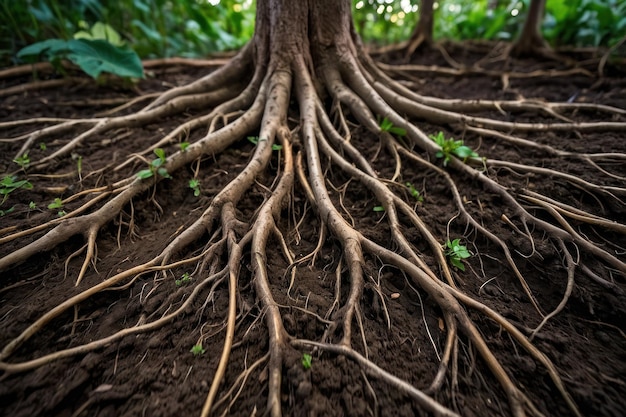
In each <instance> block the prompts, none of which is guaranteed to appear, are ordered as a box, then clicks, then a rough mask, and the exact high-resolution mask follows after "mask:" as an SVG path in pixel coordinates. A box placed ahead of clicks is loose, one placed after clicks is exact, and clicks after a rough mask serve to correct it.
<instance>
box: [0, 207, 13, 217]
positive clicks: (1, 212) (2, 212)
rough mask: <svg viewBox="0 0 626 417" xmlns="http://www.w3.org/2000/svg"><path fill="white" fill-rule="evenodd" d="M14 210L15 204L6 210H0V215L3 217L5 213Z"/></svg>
mask: <svg viewBox="0 0 626 417" xmlns="http://www.w3.org/2000/svg"><path fill="white" fill-rule="evenodd" d="M14 210H15V206H13V207H11V208H9V209H6V210H0V217H4V216H5V215H6V214H10V213H13V211H14Z"/></svg>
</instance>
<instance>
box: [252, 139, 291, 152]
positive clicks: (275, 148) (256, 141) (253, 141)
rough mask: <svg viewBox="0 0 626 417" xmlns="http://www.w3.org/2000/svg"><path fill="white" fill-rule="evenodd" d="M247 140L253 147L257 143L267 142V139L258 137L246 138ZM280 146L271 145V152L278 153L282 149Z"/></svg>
mask: <svg viewBox="0 0 626 417" xmlns="http://www.w3.org/2000/svg"><path fill="white" fill-rule="evenodd" d="M248 140H249V141H250V142H252V143H254V144H255V145H258V143H259V142H265V141H267V139H259V137H258V136H248ZM282 148H283V147H282V145H277V144H273V145H272V150H273V151H280V150H281V149H282Z"/></svg>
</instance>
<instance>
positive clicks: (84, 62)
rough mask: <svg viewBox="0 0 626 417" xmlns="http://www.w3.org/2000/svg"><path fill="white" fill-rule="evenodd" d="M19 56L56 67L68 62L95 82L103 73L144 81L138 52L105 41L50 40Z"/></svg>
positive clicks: (18, 55) (26, 49) (21, 52)
mask: <svg viewBox="0 0 626 417" xmlns="http://www.w3.org/2000/svg"><path fill="white" fill-rule="evenodd" d="M17 57H18V58H20V59H24V60H27V61H30V62H34V61H37V60H39V59H40V58H43V59H45V60H47V61H50V62H51V63H52V64H53V65H55V66H57V67H60V66H59V63H60V61H61V60H62V59H68V60H70V61H72V62H73V63H74V64H76V65H78V67H80V69H81V70H83V71H84V72H85V73H86V74H87V75H89V76H90V77H92V78H94V79H97V78H98V77H99V76H100V74H101V73H103V72H108V73H111V74H114V75H117V76H119V77H124V78H143V65H142V64H141V60H140V59H139V56H138V55H137V54H136V53H135V51H132V50H128V49H123V48H121V47H118V46H115V45H113V44H111V43H110V42H109V41H106V40H103V39H84V38H83V39H71V40H69V41H65V40H62V39H48V40H46V41H42V42H37V43H34V44H32V45H29V46H27V47H25V48H24V49H22V50H20V51H19V52H18V54H17Z"/></svg>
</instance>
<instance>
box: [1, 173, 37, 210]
mask: <svg viewBox="0 0 626 417" xmlns="http://www.w3.org/2000/svg"><path fill="white" fill-rule="evenodd" d="M19 188H22V189H24V190H30V189H32V188H33V184H31V183H30V182H28V181H26V180H20V181H18V180H17V176H13V177H9V176H6V177H4V178H2V181H0V195H1V196H2V201H1V202H0V205H2V204H3V203H4V202H5V201H6V199H7V198H8V197H9V194H11V193H12V192H13V191H15V190H17V189H19Z"/></svg>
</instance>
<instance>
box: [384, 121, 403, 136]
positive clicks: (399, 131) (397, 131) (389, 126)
mask: <svg viewBox="0 0 626 417" xmlns="http://www.w3.org/2000/svg"><path fill="white" fill-rule="evenodd" d="M378 126H379V127H380V130H382V131H383V132H388V133H391V134H392V135H396V136H400V137H402V136H406V130H405V129H403V128H401V127H397V126H394V125H393V123H392V122H391V120H389V119H387V118H386V117H385V118H383V119H382V120H380V119H379V122H378Z"/></svg>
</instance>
